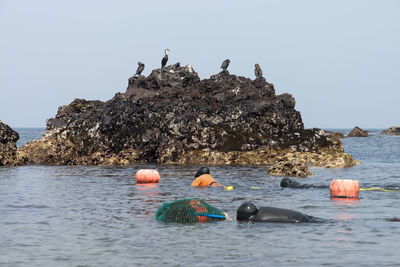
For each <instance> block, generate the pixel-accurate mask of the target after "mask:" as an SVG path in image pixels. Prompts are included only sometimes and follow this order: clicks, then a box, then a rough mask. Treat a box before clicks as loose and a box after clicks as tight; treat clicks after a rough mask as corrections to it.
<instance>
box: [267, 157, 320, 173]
mask: <svg viewBox="0 0 400 267" xmlns="http://www.w3.org/2000/svg"><path fill="white" fill-rule="evenodd" d="M267 172H268V173H269V174H271V175H279V176H292V177H301V178H306V177H307V176H308V175H310V174H312V173H311V172H310V171H309V170H308V167H307V163H306V162H305V161H303V160H300V159H298V158H292V159H288V158H285V159H282V160H280V161H278V162H276V163H275V164H274V165H272V166H271V167H270V168H269V169H268V171H267Z"/></svg>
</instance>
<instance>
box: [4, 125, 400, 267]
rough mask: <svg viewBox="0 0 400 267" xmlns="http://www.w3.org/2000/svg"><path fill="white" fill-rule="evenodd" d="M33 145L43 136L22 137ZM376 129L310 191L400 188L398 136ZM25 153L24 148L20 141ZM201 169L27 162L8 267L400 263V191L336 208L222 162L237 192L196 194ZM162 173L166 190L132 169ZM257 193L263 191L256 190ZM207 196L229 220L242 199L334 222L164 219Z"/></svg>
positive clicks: (353, 141) (7, 244) (11, 180)
mask: <svg viewBox="0 0 400 267" xmlns="http://www.w3.org/2000/svg"><path fill="white" fill-rule="evenodd" d="M18 131H19V133H20V135H21V139H23V140H25V141H24V142H26V141H28V140H32V138H38V137H40V136H41V134H42V133H43V129H42V130H40V129H39V130H38V129H36V130H35V129H18ZM378 133H379V131H375V132H374V131H373V132H372V133H371V134H372V135H371V136H370V137H368V138H348V139H343V143H344V146H345V151H346V152H348V153H351V154H352V155H353V157H354V158H355V159H358V160H361V161H363V162H364V164H362V165H358V166H355V167H353V168H348V169H322V168H312V169H311V171H312V172H313V173H314V175H313V176H310V177H308V178H306V179H304V180H303V179H298V180H297V181H299V182H304V183H318V184H326V185H329V182H330V181H331V180H332V179H333V178H350V179H357V180H359V181H360V184H361V186H362V187H363V186H400V174H399V173H400V136H385V135H380V134H378ZM20 145H21V144H20ZM197 167H198V166H162V165H135V166H131V167H126V168H120V167H83V166H78V167H76V166H75V167H69V166H68V167H64V166H61V167H49V166H24V167H11V168H0V214H1V216H0V266H141V265H143V266H158V265H168V266H170V265H179V266H320V265H326V266H398V265H399V264H400V256H399V251H400V245H399V236H400V222H394V221H390V218H393V217H400V210H399V204H400V192H372V191H362V192H360V200H359V201H343V200H342V201H336V200H331V199H330V197H329V190H328V189H287V188H285V189H282V188H281V187H280V186H279V183H280V180H281V177H273V176H269V175H267V174H266V166H219V167H217V166H212V167H211V170H212V174H213V176H215V177H216V178H217V180H218V181H220V182H221V183H223V184H225V185H232V186H233V187H234V190H232V191H224V190H223V189H221V188H209V189H194V188H191V187H190V183H191V182H192V176H193V172H194V171H195V170H196V168H197ZM140 168H155V169H157V170H158V171H159V172H160V175H161V181H160V183H159V184H158V185H157V186H153V187H149V186H138V185H135V182H134V173H135V172H136V171H137V170H138V169H140ZM251 187H259V188H260V189H258V190H256V189H251ZM187 197H196V198H200V199H204V200H205V201H207V202H209V203H210V204H211V205H214V206H216V207H218V208H220V209H222V210H224V211H226V212H227V213H228V214H229V215H230V216H232V217H235V213H236V209H237V207H238V206H239V205H240V204H241V203H242V202H244V201H253V202H254V203H255V204H256V205H257V206H262V205H270V206H275V207H281V208H289V209H294V210H297V211H300V212H303V213H307V214H312V215H314V216H318V217H322V218H325V219H327V220H328V221H327V222H325V223H313V224H307V223H301V224H278V223H264V224H263V223H259V224H247V223H238V222H236V221H235V220H232V221H224V222H217V223H208V224H189V225H182V224H175V223H162V222H158V221H156V220H154V218H153V216H154V213H155V211H156V210H157V208H158V207H159V206H160V205H161V204H162V203H164V202H169V201H172V200H175V199H178V198H187Z"/></svg>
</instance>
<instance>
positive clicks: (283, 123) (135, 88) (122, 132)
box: [20, 63, 356, 165]
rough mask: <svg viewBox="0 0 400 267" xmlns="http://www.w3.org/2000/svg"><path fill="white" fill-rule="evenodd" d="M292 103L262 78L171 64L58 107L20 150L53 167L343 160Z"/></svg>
mask: <svg viewBox="0 0 400 267" xmlns="http://www.w3.org/2000/svg"><path fill="white" fill-rule="evenodd" d="M295 104H296V102H295V100H294V98H293V97H292V96H291V95H290V94H282V95H276V94H275V89H274V86H273V85H272V84H271V83H268V82H267V81H266V80H265V79H264V78H258V79H255V80H251V79H249V78H245V77H240V76H236V75H230V74H229V72H228V71H224V72H221V73H219V74H217V75H213V76H211V77H210V78H209V79H204V80H200V78H199V77H198V75H197V73H196V72H195V71H194V70H193V68H192V67H191V66H184V67H181V66H180V64H179V63H177V64H175V65H171V66H168V67H165V68H164V69H162V70H161V69H157V70H153V71H152V73H151V74H150V75H149V76H148V77H144V76H135V77H131V78H130V79H129V86H128V88H127V90H126V92H125V93H117V94H116V95H115V96H114V97H113V98H112V99H110V100H109V101H107V102H101V101H87V100H83V99H76V100H74V101H73V102H72V103H71V104H69V105H66V106H62V107H60V108H59V109H58V113H57V115H56V116H55V117H54V118H51V119H49V120H48V121H47V130H46V134H45V135H44V136H43V137H42V139H41V140H37V141H34V142H30V143H27V144H25V145H24V146H23V147H22V148H21V149H20V151H21V153H25V155H28V156H29V161H30V162H32V163H39V164H51V165H73V164H84V165H110V164H116V165H129V164H132V163H136V162H158V163H197V164H211V163H213V164H234V163H244V164H246V163H250V164H263V163H264V164H265V163H267V164H271V163H274V162H276V161H277V157H278V156H281V155H285V154H286V153H300V154H302V153H310V154H312V155H314V154H315V155H320V154H321V153H325V154H326V155H331V157H332V158H342V157H347V156H345V155H347V154H345V153H344V152H343V147H342V144H341V142H340V141H337V140H333V139H329V138H327V137H325V136H324V134H323V133H321V131H319V130H318V129H313V130H306V129H304V126H303V122H302V119H301V115H300V112H298V111H296V110H295V109H294V107H295ZM350 157H351V156H350ZM354 164H356V163H355V162H353V165H354ZM349 165H351V163H349Z"/></svg>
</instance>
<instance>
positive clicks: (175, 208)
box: [155, 198, 226, 223]
mask: <svg viewBox="0 0 400 267" xmlns="http://www.w3.org/2000/svg"><path fill="white" fill-rule="evenodd" d="M155 218H156V219H157V220H159V221H164V222H177V223H197V222H199V223H205V222H215V221H221V220H225V219H226V217H225V213H224V212H223V211H221V210H219V209H217V208H216V207H213V206H211V205H210V204H208V203H206V202H205V201H203V200H200V199H197V198H184V199H177V200H175V201H172V202H169V203H164V204H163V205H162V206H161V207H160V208H159V209H158V210H157V212H156V216H155Z"/></svg>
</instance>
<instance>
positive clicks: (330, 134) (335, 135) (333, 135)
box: [327, 132, 344, 139]
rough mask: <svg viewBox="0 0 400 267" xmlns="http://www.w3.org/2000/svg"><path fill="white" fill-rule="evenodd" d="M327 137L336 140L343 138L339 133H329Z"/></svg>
mask: <svg viewBox="0 0 400 267" xmlns="http://www.w3.org/2000/svg"><path fill="white" fill-rule="evenodd" d="M327 136H328V137H330V138H336V139H340V138H344V134H343V133H340V132H331V133H329V134H328V135H327Z"/></svg>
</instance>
